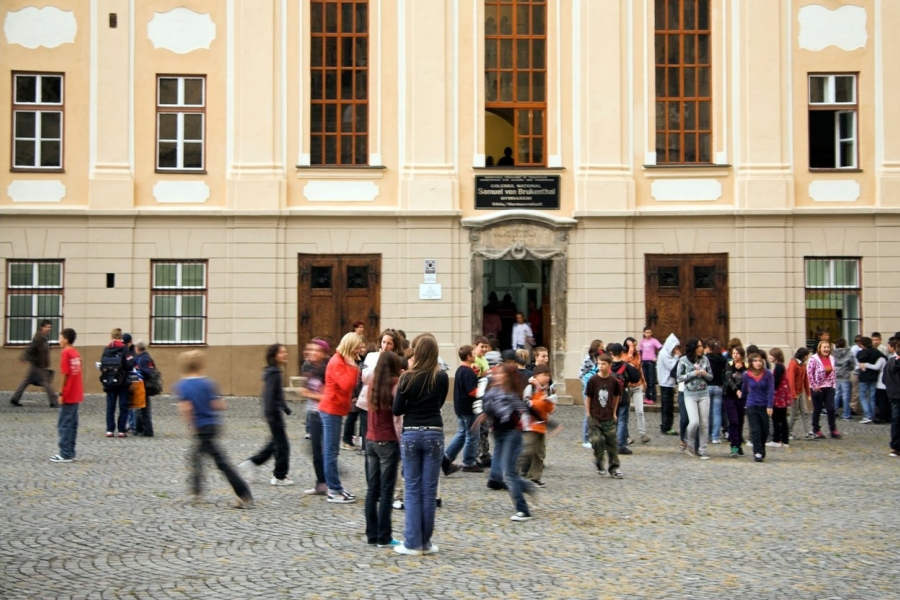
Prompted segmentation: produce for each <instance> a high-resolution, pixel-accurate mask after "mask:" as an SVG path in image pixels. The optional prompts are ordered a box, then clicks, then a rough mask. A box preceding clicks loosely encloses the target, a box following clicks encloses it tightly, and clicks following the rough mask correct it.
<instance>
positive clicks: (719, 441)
mask: <svg viewBox="0 0 900 600" xmlns="http://www.w3.org/2000/svg"><path fill="white" fill-rule="evenodd" d="M710 443H711V444H721V443H722V441H721V440H713V441H712V442H710Z"/></svg>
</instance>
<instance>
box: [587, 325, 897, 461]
mask: <svg viewBox="0 0 900 600" xmlns="http://www.w3.org/2000/svg"><path fill="white" fill-rule="evenodd" d="M629 340H632V338H628V340H626V345H627V347H628V349H629V350H628V351H627V352H625V353H624V354H622V353H623V350H624V349H625V347H624V346H623V345H621V344H609V345H607V346H605V347H604V345H603V342H602V341H601V340H595V341H594V342H592V344H591V346H590V350H589V352H588V355H587V357H585V361H584V364H583V366H582V379H583V381H584V384H585V402H588V401H589V400H590V399H591V398H590V394H589V393H588V387H587V384H588V378H589V377H590V376H591V375H592V373H596V372H597V371H598V369H599V368H600V362H601V361H600V357H601V356H604V355H605V356H609V357H611V358H610V360H611V370H612V371H613V372H615V373H618V376H619V378H620V379H622V380H623V382H624V384H625V385H626V386H628V385H631V386H634V387H638V386H646V388H645V389H646V390H647V392H648V393H647V398H648V399H647V400H645V402H648V403H652V401H650V400H649V397H650V394H649V392H650V390H652V389H653V387H654V383H658V385H659V391H660V394H659V395H660V402H661V406H660V410H661V421H660V423H661V424H660V432H661V433H662V434H663V435H671V436H678V439H679V448H680V450H681V451H683V452H685V453H686V454H687V455H689V456H696V457H699V458H700V459H702V460H708V459H709V458H710V455H709V451H708V444H709V443H712V444H721V443H723V440H727V442H728V444H729V446H730V452H729V456H730V457H732V458H740V457H741V456H744V446H745V445H746V446H750V447H752V454H753V458H754V460H755V461H756V462H763V461H764V460H765V457H766V450H767V448H783V447H787V446H790V443H791V441H793V440H799V439H805V440H821V439H825V438H826V437H830V438H831V439H840V438H841V433H840V431H839V429H838V426H837V421H838V418H841V419H844V420H851V419H852V418H853V416H852V413H853V408H852V406H853V404H854V400H853V398H854V397H856V396H857V394H858V399H859V410H858V411H857V412H858V413H861V414H862V419H861V420H860V421H859V422H860V424H864V425H866V424H872V423H876V424H877V423H891V433H890V452H889V454H890V456H891V457H897V456H900V365H898V364H897V350H898V349H900V332H898V333H897V334H895V336H894V337H892V338H890V339H889V340H888V343H887V344H886V345H882V344H881V334H880V333H878V332H875V333H873V334H872V336H871V337H866V336H857V337H856V338H855V339H854V342H853V346H850V347H848V344H847V340H845V339H843V338H841V339H838V340H836V341H835V343H834V344H833V345H832V343H831V340H830V335H829V333H828V332H827V331H824V330H823V331H819V332H817V344H816V348H815V349H812V350H811V349H808V348H799V349H797V350H796V351H795V352H794V353H793V355H792V356H790V355H789V356H790V358H786V357H785V353H784V351H783V350H782V349H781V348H771V349H769V350H768V352H765V351H763V350H762V349H760V348H758V347H757V346H755V345H750V346H748V347H747V348H744V347H743V345H742V343H741V340H740V339H737V338H732V339H731V340H729V341H728V343H727V346H724V347H723V345H722V344H721V343H720V342H719V341H718V340H715V339H707V340H700V339H698V338H690V339H688V340H686V341H685V343H684V344H683V345H682V344H680V342H679V340H678V338H677V337H676V336H675V334H671V335H670V336H669V337H668V338H667V339H666V341H665V342H664V343H660V342H659V341H658V340H656V339H655V338H653V332H652V330H650V329H645V330H644V332H643V339H642V341H641V342H640V344H639V345H638V348H640V351H641V361H642V366H643V367H645V368H644V371H643V375H644V378H643V381H641V380H640V379H638V377H637V375H635V374H632V373H630V371H625V370H623V369H622V368H621V367H617V365H618V364H620V362H622V361H626V360H629V357H631V356H633V354H635V352H634V351H633V350H632V348H633V345H632V342H629ZM645 349H646V352H645ZM617 359H618V361H619V362H616V361H617ZM635 361H636V359H635ZM648 367H649V369H648ZM648 373H649V375H648ZM654 377H655V379H656V381H655V382H654V381H653V379H654ZM676 397H677V405H678V415H679V423H678V429H677V430H676V429H675V428H674V406H675V398H676ZM622 398H623V400H622V402H621V403H620V404H619V405H618V407H617V421H618V423H617V425H618V435H617V436H616V440H615V443H612V442H610V443H608V444H607V446H608V450H609V449H612V450H614V452H615V453H613V452H610V461H611V462H610V464H615V467H616V468H618V466H619V465H618V454H623V453H624V454H630V453H631V450H629V449H628V444H630V443H631V442H632V441H633V440H632V439H631V438H629V437H628V434H627V431H628V416H629V414H628V400H627V394H626V395H623V397H622ZM810 402H811V403H812V413H811V414H810V411H809V403H810ZM632 404H634V405H635V412H636V413H639V408H640V406H639V403H634V402H632ZM823 413H824V415H825V421H826V423H825V427H826V429H824V431H823V424H822V415H823ZM839 414H840V417H839ZM640 421H641V419H640V417H639V423H640ZM797 421H800V428H799V429H798V428H797ZM745 422H746V423H747V425H748V429H749V433H750V440H745V439H744V437H743V436H744V424H745ZM641 441H649V440H645V438H644V435H643V433H642V434H641ZM584 444H585V446H586V447H592V440H590V438H589V436H588V421H587V419H586V420H585V434H584ZM595 453H596V450H595ZM598 468H600V469H601V470H602V469H603V466H602V465H601V464H600V463H599V462H598Z"/></svg>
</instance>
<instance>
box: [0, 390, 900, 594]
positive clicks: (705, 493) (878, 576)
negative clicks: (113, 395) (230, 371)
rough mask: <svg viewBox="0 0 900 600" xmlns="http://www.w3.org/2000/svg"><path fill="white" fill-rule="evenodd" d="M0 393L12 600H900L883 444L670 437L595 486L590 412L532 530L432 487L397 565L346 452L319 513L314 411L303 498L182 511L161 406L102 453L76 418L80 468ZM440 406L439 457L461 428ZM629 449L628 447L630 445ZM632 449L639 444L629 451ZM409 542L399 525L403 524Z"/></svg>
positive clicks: (506, 507) (281, 494)
mask: <svg viewBox="0 0 900 600" xmlns="http://www.w3.org/2000/svg"><path fill="white" fill-rule="evenodd" d="M9 396H10V394H9V393H0V439H2V445H0V516H2V533H0V598H3V599H7V598H8V599H38V598H55V599H62V598H73V599H74V598H85V599H87V598H102V599H113V598H141V599H142V598H203V599H218V598H285V597H298V598H299V597H303V598H325V597H345V598H392V599H393V598H476V597H477V598H754V599H759V598H773V599H774V598H777V599H785V598H842V599H850V598H859V599H866V600H871V599H876V598H897V597H900V549H898V548H900V545H898V543H897V542H898V532H900V528H898V526H900V510H898V508H900V506H898V503H900V498H898V487H900V486H898V483H897V481H898V479H897V470H898V468H900V459H891V458H889V457H888V456H887V453H888V451H887V440H888V426H885V425H860V424H858V423H857V422H853V423H849V424H848V423H847V422H844V421H840V423H841V425H842V426H843V430H844V433H845V434H846V435H845V437H844V439H842V440H830V439H829V440H824V441H815V442H806V441H795V442H794V443H793V444H792V447H791V448H790V449H788V450H781V449H769V457H768V459H767V460H766V462H765V463H763V464H756V463H754V462H753V461H752V458H749V457H744V458H742V459H740V460H733V459H730V458H728V457H727V456H726V454H727V452H728V446H727V445H718V446H712V445H711V446H710V453H711V455H712V460H709V461H700V460H699V459H691V458H689V457H688V456H686V455H685V454H683V453H681V452H678V450H677V442H676V439H675V438H674V437H668V436H661V435H659V434H658V433H656V432H658V415H656V414H648V421H649V423H648V426H649V427H650V428H651V435H652V436H653V440H652V442H651V443H650V444H648V445H646V446H643V445H640V444H638V445H636V446H633V448H634V455H632V456H625V457H623V466H622V470H623V472H624V474H625V479H624V480H621V481H617V480H613V479H610V478H608V477H606V478H604V477H601V476H600V475H599V474H598V473H597V471H596V469H595V468H594V466H593V465H592V464H591V452H590V451H589V450H586V449H583V448H581V446H580V432H581V416H582V413H581V411H580V410H579V409H578V408H574V407H561V408H560V410H559V411H558V417H559V419H560V420H561V421H562V422H563V423H564V425H565V430H564V431H563V432H562V433H561V434H560V435H558V436H557V437H555V438H553V439H552V440H550V442H549V449H548V459H547V462H548V466H547V470H546V473H545V478H544V479H545V482H546V483H547V488H546V489H545V490H542V492H541V494H540V495H539V497H538V498H537V501H536V502H535V503H534V506H533V514H534V516H535V519H534V520H532V521H530V522H527V523H513V522H511V521H510V520H509V517H510V515H511V514H512V513H513V507H512V504H511V501H510V499H509V497H508V496H507V494H506V493H504V492H493V491H488V490H487V489H486V488H485V480H486V476H487V475H486V474H484V475H480V474H469V473H458V474H455V475H453V476H451V477H449V478H444V477H442V478H441V482H442V496H443V502H444V506H443V508H440V509H438V513H437V525H436V530H435V538H434V541H435V543H437V544H438V545H439V546H440V553H438V554H435V555H432V556H425V557H405V556H400V555H398V554H396V553H394V552H393V551H391V550H387V549H377V548H374V547H369V546H367V545H366V543H365V536H364V519H363V503H362V498H363V496H364V494H365V477H364V473H363V458H362V457H360V456H358V455H356V454H354V453H351V452H347V451H342V453H341V457H340V463H341V467H342V471H343V479H344V483H345V485H346V486H347V487H348V488H349V489H350V490H352V491H354V492H355V493H357V494H358V496H359V497H360V501H359V502H358V503H356V504H352V505H331V504H328V503H326V502H325V499H324V498H323V497H308V496H305V495H304V494H303V493H302V492H303V490H304V489H305V488H307V487H310V486H311V484H312V483H313V480H312V465H311V463H310V458H309V457H310V454H309V448H308V442H307V441H305V440H303V439H302V438H303V419H302V417H303V408H302V406H301V405H294V406H295V408H296V409H297V410H295V412H294V416H293V417H291V418H289V420H288V432H289V435H290V439H291V444H292V457H291V476H292V478H293V479H294V480H295V481H296V485H295V486H293V487H286V488H274V487H271V486H269V485H268V484H263V483H257V484H255V485H253V492H254V494H255V496H256V500H257V504H258V508H257V509H256V510H252V511H239V510H234V509H231V508H229V506H230V504H231V503H232V502H233V500H234V497H233V495H232V493H231V490H230V488H229V487H228V485H227V483H226V482H225V480H224V478H223V477H221V475H220V474H219V473H218V471H216V470H215V468H214V467H213V466H212V465H211V464H209V465H207V471H206V472H207V480H208V486H207V487H208V493H207V496H206V497H207V500H208V503H207V504H206V505H204V506H200V507H195V506H191V505H189V504H187V503H186V500H187V498H188V495H187V484H186V479H187V477H186V475H187V470H186V464H185V453H186V449H187V448H188V445H189V443H190V439H189V437H188V436H187V434H186V431H185V428H184V427H183V425H182V424H181V422H180V420H179V418H178V416H177V415H176V411H175V406H174V401H173V399H172V398H170V397H163V398H158V399H155V404H154V412H155V419H154V421H155V428H156V431H157V437H155V438H152V439H151V438H146V439H142V438H135V437H129V438H127V439H107V438H105V437H104V435H103V434H104V431H103V430H104V417H103V415H104V411H105V401H104V399H103V398H101V397H99V396H90V397H89V398H88V399H87V400H86V401H85V403H84V405H83V406H82V408H81V414H80V421H81V423H80V430H79V435H78V461H77V462H75V463H71V464H53V463H50V462H49V461H48V460H47V459H48V457H49V456H51V455H52V454H55V453H56V451H57V446H56V410H54V409H51V408H49V407H47V406H46V400H45V398H44V396H43V395H40V394H28V395H26V396H25V398H24V402H25V407H24V408H20V409H15V408H13V407H11V406H10V404H9ZM228 403H229V409H228V411H227V412H226V415H225V423H226V427H225V430H224V432H223V435H222V436H221V443H222V446H223V447H224V448H225V449H226V450H227V452H228V454H229V455H230V458H231V460H232V462H233V463H235V464H236V463H237V462H239V461H241V460H243V459H244V458H246V457H248V456H250V455H251V453H253V452H254V451H256V450H257V448H258V447H259V446H260V445H261V444H262V443H263V442H264V441H265V439H266V436H267V429H266V427H265V425H264V422H263V419H262V417H261V411H260V406H259V401H258V400H256V399H252V398H230V399H228ZM451 404H452V403H450V404H448V405H447V406H446V407H445V422H446V423H447V425H446V427H445V429H446V430H447V435H448V437H447V441H449V437H450V435H451V434H452V429H453V424H454V423H455V419H453V418H452V406H451ZM635 433H636V432H635V431H634V429H632V434H633V435H634V434H635ZM635 437H636V436H635ZM394 531H395V536H396V537H402V532H403V513H402V512H400V511H395V513H394Z"/></svg>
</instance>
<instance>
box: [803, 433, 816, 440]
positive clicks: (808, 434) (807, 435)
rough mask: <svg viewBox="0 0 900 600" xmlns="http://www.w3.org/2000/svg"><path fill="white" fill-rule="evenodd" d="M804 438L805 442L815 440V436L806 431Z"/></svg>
mask: <svg viewBox="0 0 900 600" xmlns="http://www.w3.org/2000/svg"><path fill="white" fill-rule="evenodd" d="M804 438H805V439H807V440H814V439H816V434H815V433H813V432H812V431H807V432H806V435H805V436H804Z"/></svg>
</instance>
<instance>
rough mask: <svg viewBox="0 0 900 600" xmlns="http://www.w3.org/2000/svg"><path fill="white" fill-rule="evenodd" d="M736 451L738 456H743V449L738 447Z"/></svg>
mask: <svg viewBox="0 0 900 600" xmlns="http://www.w3.org/2000/svg"><path fill="white" fill-rule="evenodd" d="M737 451H738V455H739V456H743V455H744V449H743V448H741V447H740V446H738V449H737Z"/></svg>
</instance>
